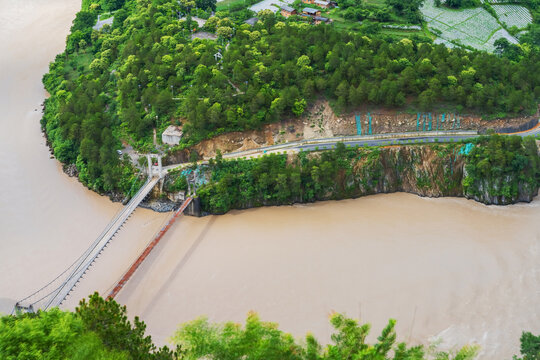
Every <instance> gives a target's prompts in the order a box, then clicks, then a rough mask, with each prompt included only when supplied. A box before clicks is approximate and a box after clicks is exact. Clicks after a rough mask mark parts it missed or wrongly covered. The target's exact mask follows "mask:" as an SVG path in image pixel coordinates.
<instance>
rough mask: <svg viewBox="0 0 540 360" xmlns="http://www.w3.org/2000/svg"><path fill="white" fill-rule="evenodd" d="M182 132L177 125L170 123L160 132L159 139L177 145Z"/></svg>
mask: <svg viewBox="0 0 540 360" xmlns="http://www.w3.org/2000/svg"><path fill="white" fill-rule="evenodd" d="M182 134H183V133H182V130H181V129H180V127H179V126H174V125H171V126H169V127H168V128H167V129H165V131H164V132H163V134H161V141H162V142H163V143H164V144H169V145H178V144H179V143H180V140H181V139H182Z"/></svg>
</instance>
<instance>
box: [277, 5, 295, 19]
mask: <svg viewBox="0 0 540 360" xmlns="http://www.w3.org/2000/svg"><path fill="white" fill-rule="evenodd" d="M280 9H281V15H283V16H284V17H286V18H288V17H289V16H291V15H296V9H295V8H293V7H290V6H288V5H281V6H280Z"/></svg>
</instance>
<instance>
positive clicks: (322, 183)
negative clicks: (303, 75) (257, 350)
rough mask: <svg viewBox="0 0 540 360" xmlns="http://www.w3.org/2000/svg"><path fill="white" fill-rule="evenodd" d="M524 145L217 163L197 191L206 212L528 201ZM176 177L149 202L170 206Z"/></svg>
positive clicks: (532, 151) (528, 161) (533, 180)
mask: <svg viewBox="0 0 540 360" xmlns="http://www.w3.org/2000/svg"><path fill="white" fill-rule="evenodd" d="M525 143H526V141H523V140H521V138H517V137H514V138H509V137H498V136H496V137H486V138H483V140H478V141H477V143H476V144H469V146H468V147H467V146H465V145H464V144H432V145H407V146H392V147H385V148H367V149H362V148H360V149H346V150H340V151H342V152H341V153H340V154H337V155H335V156H330V155H329V154H328V153H335V152H337V151H338V150H335V151H330V152H309V153H304V154H302V153H301V154H298V155H276V156H277V157H281V160H280V159H277V160H275V161H274V162H277V163H280V165H276V166H274V168H272V167H271V166H270V165H268V163H269V161H266V162H267V163H264V161H265V160H260V159H257V160H234V161H226V162H223V163H221V165H220V163H219V162H218V163H215V164H213V165H210V166H205V167H204V168H203V169H202V170H201V172H202V173H204V174H205V179H206V182H207V184H205V185H202V187H201V188H200V189H199V191H198V193H199V194H200V196H201V208H202V213H203V214H207V213H209V214H219V213H224V212H227V211H228V210H230V209H247V208H251V207H258V206H272V205H285V204H293V203H307V202H313V201H324V200H339V199H347V198H356V197H360V196H365V195H372V194H379V193H393V192H407V193H412V194H416V195H419V196H426V197H444V196H451V197H466V198H468V199H474V200H476V201H478V202H482V203H484V204H488V205H508V204H514V203H518V202H530V201H532V200H533V198H534V197H535V196H537V195H538V176H539V175H538V174H539V171H540V170H539V169H540V158H539V157H538V152H537V149H536V145H535V144H534V141H532V142H530V143H529V144H525ZM533 147H534V148H533ZM259 168H260V169H259ZM261 169H267V170H266V171H267V175H262V171H261ZM213 173H217V174H218V175H217V176H213V175H212V174H213ZM276 174H277V175H276ZM181 177H182V175H181V174H179V173H175V174H171V175H169V176H168V178H167V179H166V180H165V184H168V185H165V186H164V187H163V188H162V189H160V190H159V191H155V192H154V194H153V197H154V199H156V201H158V202H159V201H160V200H159V199H160V198H161V199H164V198H166V199H167V200H166V201H171V199H173V198H174V197H175V196H177V192H178V190H179V188H178V187H176V188H175V187H174V186H172V184H180V183H182V178H181ZM272 177H274V179H272ZM261 184H264V185H261ZM295 189H296V190H295Z"/></svg>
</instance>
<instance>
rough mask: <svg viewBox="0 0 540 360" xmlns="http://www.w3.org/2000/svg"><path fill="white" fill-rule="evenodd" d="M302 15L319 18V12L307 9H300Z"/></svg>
mask: <svg viewBox="0 0 540 360" xmlns="http://www.w3.org/2000/svg"><path fill="white" fill-rule="evenodd" d="M302 13H303V14H306V15H309V16H321V10H318V9H314V8H309V7H307V8H304V9H302Z"/></svg>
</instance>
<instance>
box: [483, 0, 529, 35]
mask: <svg viewBox="0 0 540 360" xmlns="http://www.w3.org/2000/svg"><path fill="white" fill-rule="evenodd" d="M492 7H493V9H494V10H495V12H496V13H497V16H498V17H499V20H500V21H502V22H503V23H505V24H506V26H508V27H512V26H517V28H518V29H523V28H525V27H527V25H529V24H530V23H532V16H531V13H530V12H529V10H528V9H527V8H525V7H523V6H520V5H492Z"/></svg>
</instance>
